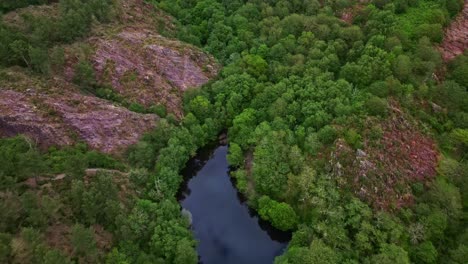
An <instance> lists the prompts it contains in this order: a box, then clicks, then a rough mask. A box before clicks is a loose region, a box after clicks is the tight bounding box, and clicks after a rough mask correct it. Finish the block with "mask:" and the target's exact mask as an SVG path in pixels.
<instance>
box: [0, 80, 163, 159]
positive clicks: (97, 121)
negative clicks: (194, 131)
mask: <svg viewBox="0 0 468 264" xmlns="http://www.w3.org/2000/svg"><path fill="white" fill-rule="evenodd" d="M156 118H157V117H156V116H155V115H142V114H137V113H134V112H131V111H129V110H127V109H125V108H122V107H116V106H114V105H112V104H110V103H109V102H107V101H105V100H102V99H99V98H96V97H92V96H85V95H82V94H78V93H71V92H70V93H68V92H67V93H65V94H64V95H59V94H50V95H47V94H36V93H24V94H22V93H19V92H16V91H12V90H2V87H0V136H14V135H16V134H26V135H28V136H29V137H31V138H33V139H35V141H36V142H38V143H39V144H40V145H41V146H43V147H48V146H51V145H68V144H71V143H73V142H75V141H76V140H75V137H77V139H78V140H83V141H85V142H86V143H88V145H89V146H91V147H93V148H95V149H98V150H100V151H103V152H118V151H119V150H121V149H122V148H125V147H126V146H129V145H131V144H134V143H136V142H137V141H138V139H139V137H140V135H141V134H143V133H144V132H145V131H148V130H150V129H151V128H152V127H154V126H155V124H156Z"/></svg>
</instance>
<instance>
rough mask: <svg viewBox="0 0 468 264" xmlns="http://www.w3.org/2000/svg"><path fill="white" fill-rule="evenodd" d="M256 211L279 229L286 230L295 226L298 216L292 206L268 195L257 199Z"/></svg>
mask: <svg viewBox="0 0 468 264" xmlns="http://www.w3.org/2000/svg"><path fill="white" fill-rule="evenodd" d="M258 207H259V210H258V213H259V214H260V216H261V217H262V218H263V219H265V220H268V221H271V223H272V225H273V226H274V227H276V228H278V229H280V230H283V231H286V230H291V229H294V228H296V226H297V222H298V217H297V215H296V213H295V212H294V210H293V209H292V207H291V206H290V205H288V204H287V203H279V202H277V201H274V200H271V199H270V197H268V196H262V197H261V198H260V199H259V200H258Z"/></svg>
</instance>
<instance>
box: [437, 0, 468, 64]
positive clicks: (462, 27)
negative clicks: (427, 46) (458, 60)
mask: <svg viewBox="0 0 468 264" xmlns="http://www.w3.org/2000/svg"><path fill="white" fill-rule="evenodd" d="M467 48H468V0H465V4H464V6H463V10H462V12H461V13H460V14H459V15H458V16H457V17H456V18H455V20H454V21H453V22H452V24H450V26H449V27H448V28H446V29H445V34H444V41H443V42H442V44H441V45H440V46H439V50H440V51H441V52H442V57H443V58H444V60H446V61H448V60H451V59H453V58H455V57H456V56H458V55H460V54H462V53H463V52H464V51H465V50H466V49H467Z"/></svg>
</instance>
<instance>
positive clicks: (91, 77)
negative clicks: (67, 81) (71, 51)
mask: <svg viewBox="0 0 468 264" xmlns="http://www.w3.org/2000/svg"><path fill="white" fill-rule="evenodd" d="M73 82H74V83H75V84H76V85H78V86H80V87H81V88H82V89H84V90H87V91H90V92H92V91H94V86H95V85H96V76H95V74H94V68H93V65H91V63H89V62H88V61H80V62H78V63H77V64H76V65H75V75H74V76H73Z"/></svg>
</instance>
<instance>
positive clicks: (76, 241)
mask: <svg viewBox="0 0 468 264" xmlns="http://www.w3.org/2000/svg"><path fill="white" fill-rule="evenodd" d="M70 241H71V244H72V246H73V253H74V254H75V255H76V256H80V257H84V258H86V259H87V260H88V261H95V260H96V258H97V254H98V252H97V247H96V240H95V238H94V231H93V230H92V229H91V228H86V227H84V226H83V225H81V224H75V225H74V226H73V228H72V230H71V238H70Z"/></svg>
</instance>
